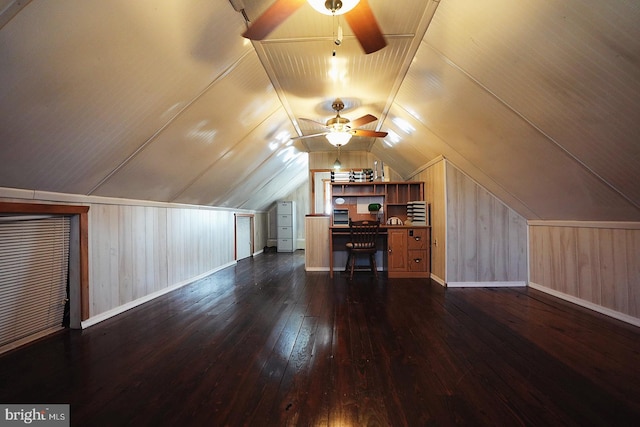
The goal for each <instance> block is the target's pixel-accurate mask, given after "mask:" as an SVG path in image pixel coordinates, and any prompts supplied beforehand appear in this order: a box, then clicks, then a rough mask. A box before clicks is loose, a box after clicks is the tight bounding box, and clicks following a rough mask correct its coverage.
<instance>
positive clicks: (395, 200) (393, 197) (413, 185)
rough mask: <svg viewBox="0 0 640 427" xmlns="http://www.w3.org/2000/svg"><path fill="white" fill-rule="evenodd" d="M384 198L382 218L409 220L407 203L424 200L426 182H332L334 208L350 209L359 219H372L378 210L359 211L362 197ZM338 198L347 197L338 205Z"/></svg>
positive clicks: (354, 216)
mask: <svg viewBox="0 0 640 427" xmlns="http://www.w3.org/2000/svg"><path fill="white" fill-rule="evenodd" d="M365 197H379V198H382V202H381V203H382V205H383V212H384V217H383V218H381V219H380V220H381V221H382V222H385V223H386V221H387V219H388V218H390V217H398V218H400V219H401V220H402V221H406V220H407V203H408V202H412V201H422V200H424V182H419V181H403V182H382V181H376V182H332V183H331V202H332V204H333V206H334V208H339V209H348V210H349V217H350V218H352V219H354V220H358V219H371V218H372V217H374V216H376V215H377V213H376V212H371V213H358V212H357V204H358V201H359V199H360V198H365ZM337 198H343V199H345V201H344V203H343V204H341V205H338V206H336V204H335V200H336V199H337Z"/></svg>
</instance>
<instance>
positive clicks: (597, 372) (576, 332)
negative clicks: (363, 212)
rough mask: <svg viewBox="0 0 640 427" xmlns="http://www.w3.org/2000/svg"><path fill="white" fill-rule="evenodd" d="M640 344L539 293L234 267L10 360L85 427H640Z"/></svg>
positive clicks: (36, 391) (14, 390)
mask: <svg viewBox="0 0 640 427" xmlns="http://www.w3.org/2000/svg"><path fill="white" fill-rule="evenodd" d="M639 338H640V329H639V328H636V327H633V326H630V325H627V324H624V323H622V322H618V321H616V320H613V319H610V318H608V317H605V316H602V315H599V314H597V313H594V312H591V311H589V310H586V309H582V308H580V307H577V306H574V305H572V304H569V303H566V302H563V301H561V300H558V299H556V298H553V297H550V296H548V295H546V294H543V293H541V292H538V291H535V290H532V289H526V288H511V289H509V288H500V289H444V288H442V287H441V286H439V285H438V284H435V283H431V282H429V281H425V280H423V279H422V280H414V279H393V280H392V279H387V278H386V277H384V275H381V277H380V279H379V280H378V281H376V280H374V278H373V276H372V275H371V274H370V273H360V274H358V275H357V277H356V278H354V281H353V282H352V283H348V282H347V280H346V278H345V276H344V275H340V274H336V277H335V278H334V279H333V280H332V279H329V276H328V273H305V271H304V254H303V253H302V252H300V251H299V252H297V253H295V254H264V255H260V256H257V257H255V258H254V259H247V260H243V261H241V262H239V263H238V264H237V266H235V267H231V268H227V269H225V270H223V271H220V272H218V273H216V274H213V275H211V276H209V277H207V278H205V279H203V280H200V281H199V282H197V283H194V284H191V285H189V286H185V287H183V288H181V289H180V290H177V291H175V292H172V293H170V294H167V295H165V296H163V297H161V298H159V299H156V300H154V301H152V302H150V303H147V304H145V305H143V306H140V307H138V308H135V309H133V310H130V311H128V312H126V313H124V314H122V315H120V316H117V317H115V318H112V319H110V320H108V321H105V322H103V323H101V324H98V325H95V326H93V327H91V328H88V329H87V330H84V331H64V332H61V333H58V334H56V335H54V336H51V337H47V338H45V339H42V340H40V341H37V342H35V343H32V344H30V345H28V346H26V347H23V348H21V349H18V350H15V351H13V352H10V353H7V354H5V355H2V356H0V403H69V404H70V405H71V424H72V425H74V426H75V425H77V426H126V425H131V426H151V425H153V426H225V425H227V426H243V425H247V426H287V425H297V426H449V425H473V426H476V425H477V426H482V425H486V426H517V425H526V426H554V425H568V426H572V425H574V426H590V425H597V426H605V425H606V426H623V425H640V369H639V366H640V364H639V362H640V339H639Z"/></svg>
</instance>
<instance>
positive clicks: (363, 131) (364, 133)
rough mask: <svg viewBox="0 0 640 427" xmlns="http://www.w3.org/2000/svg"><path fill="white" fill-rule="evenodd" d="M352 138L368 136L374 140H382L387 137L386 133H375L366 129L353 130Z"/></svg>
mask: <svg viewBox="0 0 640 427" xmlns="http://www.w3.org/2000/svg"><path fill="white" fill-rule="evenodd" d="M351 133H352V134H353V136H370V137H374V138H384V137H385V136H387V135H388V133H387V132H376V131H375V130H366V129H354V130H352V131H351Z"/></svg>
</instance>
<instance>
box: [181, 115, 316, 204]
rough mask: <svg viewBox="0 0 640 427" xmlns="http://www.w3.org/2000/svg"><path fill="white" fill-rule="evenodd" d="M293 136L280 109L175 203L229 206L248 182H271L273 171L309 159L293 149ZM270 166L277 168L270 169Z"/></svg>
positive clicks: (210, 168)
mask: <svg viewBox="0 0 640 427" xmlns="http://www.w3.org/2000/svg"><path fill="white" fill-rule="evenodd" d="M292 134H293V127H292V126H291V122H290V121H289V120H288V118H287V115H286V114H285V112H284V110H283V109H282V108H280V109H279V110H278V111H276V112H275V113H274V114H273V115H271V116H269V117H268V118H267V119H266V120H264V121H263V122H262V123H261V124H260V125H259V126H258V127H256V128H255V129H253V130H252V132H251V133H249V134H247V135H246V136H245V137H244V138H243V139H241V140H239V141H237V142H236V143H235V145H234V146H233V147H231V148H230V149H229V150H228V151H227V152H225V153H224V155H222V156H220V157H219V158H217V159H216V160H215V162H213V163H212V164H211V165H210V166H209V167H208V169H207V170H206V171H205V172H204V173H202V174H201V175H200V176H199V177H198V178H197V180H195V181H194V182H193V183H192V184H191V185H189V187H188V188H186V189H185V190H184V191H183V192H182V193H181V194H180V195H179V196H178V197H176V198H174V199H173V201H175V202H179V203H190V204H203V205H225V203H228V200H229V198H231V197H232V196H233V194H232V193H234V192H235V191H236V190H235V189H236V188H237V187H238V186H239V185H242V184H243V182H244V181H246V180H247V179H249V178H251V177H258V178H259V179H262V180H269V179H271V176H270V175H271V174H273V170H275V171H278V170H281V169H284V168H285V167H286V165H287V164H289V163H290V162H292V161H300V158H302V159H304V158H306V153H304V154H302V153H299V152H297V150H295V149H294V148H293V147H292V144H291V141H290V137H291V136H292ZM300 155H302V157H299V156H300ZM268 163H270V164H273V166H272V167H266V166H265V165H266V164H268Z"/></svg>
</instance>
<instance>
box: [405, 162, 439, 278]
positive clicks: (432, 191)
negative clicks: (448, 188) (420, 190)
mask: <svg viewBox="0 0 640 427" xmlns="http://www.w3.org/2000/svg"><path fill="white" fill-rule="evenodd" d="M412 181H423V182H424V193H425V194H424V198H425V201H426V202H427V203H429V204H431V276H432V277H433V278H434V279H436V280H437V281H439V282H440V283H441V284H444V283H445V280H446V277H447V275H446V248H447V233H446V231H447V221H446V215H447V213H446V198H445V160H444V159H440V160H438V161H436V162H434V163H432V164H430V165H428V166H427V167H426V168H425V169H424V170H423V171H422V172H420V173H419V174H417V175H415V176H414V177H413V178H412Z"/></svg>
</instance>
